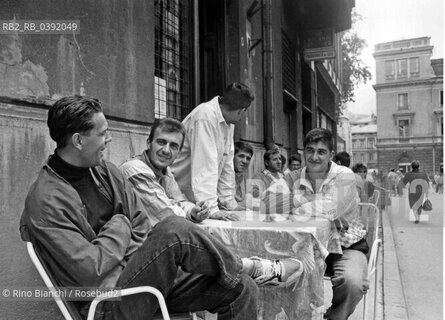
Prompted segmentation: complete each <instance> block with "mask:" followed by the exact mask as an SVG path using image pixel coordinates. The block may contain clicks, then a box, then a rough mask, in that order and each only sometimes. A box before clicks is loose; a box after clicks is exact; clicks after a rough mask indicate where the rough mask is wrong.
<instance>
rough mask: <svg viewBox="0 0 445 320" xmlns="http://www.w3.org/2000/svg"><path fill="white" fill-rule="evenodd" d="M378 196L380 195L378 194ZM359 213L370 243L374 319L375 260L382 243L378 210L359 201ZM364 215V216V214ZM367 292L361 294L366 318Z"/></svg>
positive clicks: (369, 261)
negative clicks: (371, 227) (370, 232)
mask: <svg viewBox="0 0 445 320" xmlns="http://www.w3.org/2000/svg"><path fill="white" fill-rule="evenodd" d="M379 196H380V195H379ZM359 208H360V213H361V215H362V217H361V218H362V221H363V222H364V225H365V229H366V231H367V233H368V234H367V241H368V243H372V246H371V251H370V253H369V259H368V280H370V279H371V277H372V276H373V274H374V273H375V276H374V306H373V307H374V312H373V318H374V319H375V314H376V307H377V302H376V298H377V283H378V282H377V260H378V254H379V249H380V246H381V244H382V239H380V238H379V226H380V210H379V208H378V207H377V206H376V205H375V204H373V203H359ZM364 215H366V216H364ZM371 225H372V226H373V234H372V235H370V234H369V231H370V226H371ZM366 297H367V294H365V295H364V296H363V319H364V320H366V319H367V313H366V312H367V299H366Z"/></svg>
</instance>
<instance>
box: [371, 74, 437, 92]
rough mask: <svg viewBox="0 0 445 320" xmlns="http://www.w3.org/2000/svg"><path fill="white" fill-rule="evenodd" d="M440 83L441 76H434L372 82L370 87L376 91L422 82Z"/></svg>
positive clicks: (410, 85) (421, 83)
mask: <svg viewBox="0 0 445 320" xmlns="http://www.w3.org/2000/svg"><path fill="white" fill-rule="evenodd" d="M440 83H443V78H439V77H435V78H429V79H421V80H410V81H401V82H385V83H378V84H374V85H373V86H372V87H373V88H374V90H376V91H377V90H381V89H386V88H398V87H412V86H418V85H423V84H440Z"/></svg>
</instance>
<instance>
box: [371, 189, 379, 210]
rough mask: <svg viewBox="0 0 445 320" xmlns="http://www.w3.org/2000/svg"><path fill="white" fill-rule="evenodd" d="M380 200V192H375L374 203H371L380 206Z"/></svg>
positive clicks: (373, 195)
mask: <svg viewBox="0 0 445 320" xmlns="http://www.w3.org/2000/svg"><path fill="white" fill-rule="evenodd" d="M379 200H380V191H379V190H374V193H373V194H372V202H371V203H372V204H375V205H376V206H378V204H379Z"/></svg>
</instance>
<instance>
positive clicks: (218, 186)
mask: <svg viewBox="0 0 445 320" xmlns="http://www.w3.org/2000/svg"><path fill="white" fill-rule="evenodd" d="M253 99H254V97H253V94H252V92H251V90H250V89H249V88H248V87H247V86H246V85H244V84H242V83H238V82H235V83H232V84H230V85H229V86H227V88H226V89H225V90H224V93H223V96H221V97H218V96H217V97H215V98H213V99H212V100H210V101H208V102H204V103H202V104H200V105H198V106H197V107H196V108H195V109H194V110H193V111H192V112H191V113H190V114H189V115H188V116H187V117H186V118H185V119H184V121H183V122H182V123H183V124H184V126H185V130H186V136H185V141H184V146H183V148H182V150H181V152H180V153H179V156H178V158H177V159H176V161H175V162H174V163H173V165H172V166H171V168H172V172H173V174H174V175H175V177H176V181H177V182H178V185H179V187H180V188H181V191H182V192H183V193H184V194H185V196H186V197H187V198H188V199H189V200H191V201H193V202H200V201H208V203H209V211H210V218H213V219H222V220H238V219H239V218H238V216H237V215H236V214H235V213H231V212H229V211H225V210H237V209H240V208H239V207H238V204H237V202H236V200H235V197H234V191H235V172H234V169H233V154H234V148H233V133H234V127H235V126H234V124H235V123H237V122H238V121H239V120H241V119H242V118H244V117H245V113H246V110H247V108H249V106H250V104H251V103H252V101H253ZM219 208H221V209H223V210H220V209H219Z"/></svg>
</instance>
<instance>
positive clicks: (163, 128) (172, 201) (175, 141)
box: [120, 118, 209, 225]
mask: <svg viewBox="0 0 445 320" xmlns="http://www.w3.org/2000/svg"><path fill="white" fill-rule="evenodd" d="M184 138H185V128H184V125H183V124H182V123H181V122H179V121H178V120H175V119H172V118H164V119H162V120H157V121H156V122H155V123H154V125H153V127H152V128H151V131H150V135H149V137H148V139H147V149H146V150H145V151H144V152H143V153H142V154H141V155H138V156H135V157H133V158H132V159H130V160H128V161H126V162H124V163H123V164H122V165H121V166H120V169H121V171H122V173H123V174H124V176H125V178H126V179H127V180H128V181H130V182H131V184H132V185H133V187H134V190H135V192H136V194H137V195H138V196H139V198H140V199H141V201H142V204H143V205H144V206H145V207H146V208H148V213H149V218H150V222H151V223H152V225H154V224H156V223H158V222H159V221H161V220H163V219H165V218H166V217H168V216H170V215H178V216H181V217H185V218H186V219H187V220H190V221H192V222H200V221H202V220H204V219H206V218H207V217H208V215H209V209H208V207H207V203H206V202H204V201H200V202H198V203H196V204H195V203H193V202H191V201H189V200H188V199H187V198H186V197H185V196H184V194H183V193H182V192H181V190H180V189H179V186H178V184H177V183H176V181H175V177H174V176H173V174H172V173H171V170H170V165H171V164H172V163H173V162H174V161H175V159H176V157H177V156H178V153H179V152H180V151H181V149H182V146H183V144H184Z"/></svg>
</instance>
